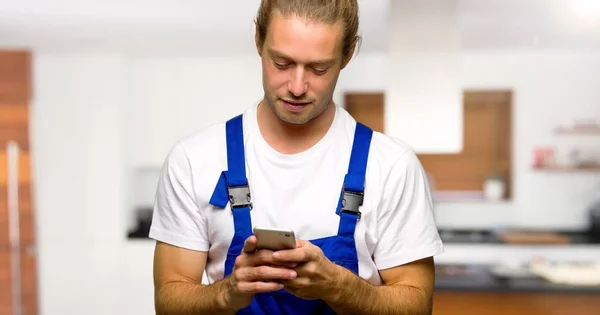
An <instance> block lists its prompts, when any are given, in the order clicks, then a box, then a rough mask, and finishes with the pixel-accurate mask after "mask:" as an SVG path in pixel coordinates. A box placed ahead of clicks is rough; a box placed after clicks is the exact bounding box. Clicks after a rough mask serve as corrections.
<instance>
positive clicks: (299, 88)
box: [288, 67, 308, 97]
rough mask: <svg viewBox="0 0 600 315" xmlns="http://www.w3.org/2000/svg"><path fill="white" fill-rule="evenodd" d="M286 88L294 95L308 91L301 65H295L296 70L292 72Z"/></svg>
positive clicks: (298, 95) (300, 94)
mask: <svg viewBox="0 0 600 315" xmlns="http://www.w3.org/2000/svg"><path fill="white" fill-rule="evenodd" d="M288 89H289V90H290V92H291V93H292V94H293V95H294V96H296V97H300V96H302V95H304V94H305V93H306V92H307V91H308V82H306V73H305V70H304V69H303V68H302V67H297V68H296V70H295V71H294V72H293V74H292V79H291V80H290V83H289V86H288Z"/></svg>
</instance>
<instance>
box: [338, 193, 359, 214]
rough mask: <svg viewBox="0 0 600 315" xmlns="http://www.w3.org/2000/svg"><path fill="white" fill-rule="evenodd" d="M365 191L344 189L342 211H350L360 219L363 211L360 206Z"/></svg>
mask: <svg viewBox="0 0 600 315" xmlns="http://www.w3.org/2000/svg"><path fill="white" fill-rule="evenodd" d="M363 200H364V193H362V192H355V191H348V190H345V189H344V192H343V194H342V210H341V212H350V213H353V214H355V215H356V216H358V218H359V219H360V216H361V212H360V210H359V207H360V206H362V204H363Z"/></svg>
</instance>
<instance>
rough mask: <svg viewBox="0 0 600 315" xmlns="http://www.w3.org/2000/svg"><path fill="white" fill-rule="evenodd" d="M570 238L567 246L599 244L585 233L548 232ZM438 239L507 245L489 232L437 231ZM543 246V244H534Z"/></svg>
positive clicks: (449, 242) (451, 242)
mask: <svg viewBox="0 0 600 315" xmlns="http://www.w3.org/2000/svg"><path fill="white" fill-rule="evenodd" d="M550 232H553V233H559V234H561V235H565V236H567V237H569V238H570V242H569V244H573V245H581V244H599V245H600V239H598V238H594V237H592V236H591V235H590V234H589V233H587V232H585V231H550ZM439 233H440V237H441V238H442V241H443V242H444V243H445V244H507V243H506V242H504V241H503V240H502V239H500V237H498V235H497V234H496V233H493V232H492V231H490V230H451V229H441V228H440V229H439ZM536 245H543V244H536Z"/></svg>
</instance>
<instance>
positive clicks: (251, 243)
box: [242, 235, 256, 253]
mask: <svg viewBox="0 0 600 315" xmlns="http://www.w3.org/2000/svg"><path fill="white" fill-rule="evenodd" d="M254 251H256V236H254V235H251V236H250V237H248V238H247V239H246V240H245V241H244V248H243V249H242V252H243V253H252V252H254Z"/></svg>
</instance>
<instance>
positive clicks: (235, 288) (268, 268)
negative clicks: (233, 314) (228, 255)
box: [224, 236, 296, 310]
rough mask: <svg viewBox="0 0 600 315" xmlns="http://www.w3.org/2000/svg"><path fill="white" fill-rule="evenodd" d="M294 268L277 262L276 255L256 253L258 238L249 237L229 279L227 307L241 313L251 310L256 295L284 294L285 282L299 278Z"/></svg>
mask: <svg viewBox="0 0 600 315" xmlns="http://www.w3.org/2000/svg"><path fill="white" fill-rule="evenodd" d="M295 266H296V264H295V263H285V262H278V261H276V260H274V259H273V251H270V250H266V249H261V250H256V237H255V236H250V237H248V238H247V239H246V241H245V242H244V248H243V249H242V253H241V254H240V255H239V256H238V257H237V258H236V260H235V265H234V267H233V270H232V272H231V276H230V277H229V278H228V279H229V281H228V290H227V294H226V296H225V301H224V302H225V304H226V305H230V306H231V307H232V308H234V309H235V310H239V309H242V308H244V307H246V306H248V305H249V304H250V303H251V302H252V298H253V297H254V295H255V294H256V293H263V292H272V291H277V290H281V289H282V288H283V285H282V282H283V281H286V280H290V279H294V278H295V277H296V272H295V271H294V270H293V269H292V268H294V267H295Z"/></svg>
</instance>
